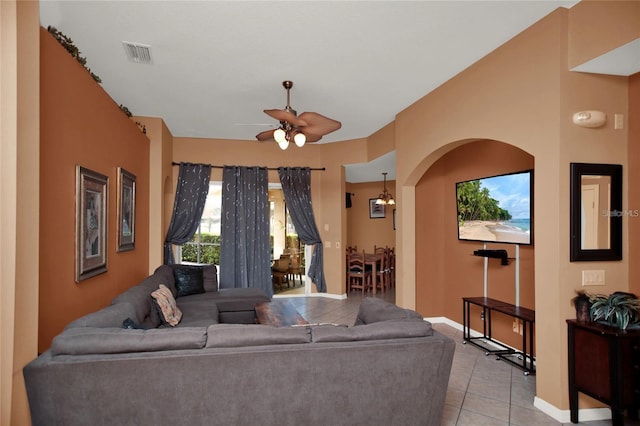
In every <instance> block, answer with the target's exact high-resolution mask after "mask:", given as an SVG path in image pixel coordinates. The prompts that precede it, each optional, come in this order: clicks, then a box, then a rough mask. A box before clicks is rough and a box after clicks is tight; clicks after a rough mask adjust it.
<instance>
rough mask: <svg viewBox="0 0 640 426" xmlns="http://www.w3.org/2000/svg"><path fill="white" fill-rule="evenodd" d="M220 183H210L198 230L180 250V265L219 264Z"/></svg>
mask: <svg viewBox="0 0 640 426" xmlns="http://www.w3.org/2000/svg"><path fill="white" fill-rule="evenodd" d="M221 208H222V183H221V182H210V183H209V194H207V201H206V203H205V205H204V210H203V211H202V218H201V219H200V225H199V226H198V230H197V231H196V233H195V234H194V236H193V238H192V239H191V241H189V242H188V243H185V244H184V245H183V246H182V248H181V259H182V263H198V264H215V265H219V264H220V212H221Z"/></svg>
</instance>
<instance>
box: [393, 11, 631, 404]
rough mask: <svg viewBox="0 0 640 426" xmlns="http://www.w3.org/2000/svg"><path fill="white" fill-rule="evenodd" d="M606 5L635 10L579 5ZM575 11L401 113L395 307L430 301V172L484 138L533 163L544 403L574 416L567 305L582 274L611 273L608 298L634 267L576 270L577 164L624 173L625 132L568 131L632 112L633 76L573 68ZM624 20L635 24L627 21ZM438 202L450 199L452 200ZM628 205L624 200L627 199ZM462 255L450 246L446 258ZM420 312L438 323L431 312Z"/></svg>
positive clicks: (440, 274)
mask: <svg viewBox="0 0 640 426" xmlns="http://www.w3.org/2000/svg"><path fill="white" fill-rule="evenodd" d="M591 3H598V4H597V5H595V6H594V5H592V4H591ZM605 3H606V4H607V6H605V9H606V11H607V13H608V14H609V15H610V16H609V18H611V15H614V16H618V15H619V14H625V13H627V12H625V11H626V7H625V5H622V4H621V3H623V2H581V3H579V4H578V5H576V6H574V8H578V9H577V10H578V11H579V12H580V16H581V17H582V19H584V17H585V16H588V17H589V18H590V19H591V18H595V17H596V16H597V14H598V13H602V5H603V4H605ZM592 6H593V9H590V8H591V7H592ZM596 6H597V7H596ZM583 8H586V9H583ZM572 11H573V9H572V10H571V11H569V10H566V9H558V10H556V11H554V12H553V13H551V14H550V15H548V16H547V17H545V18H543V19H542V20H540V21H539V22H537V23H536V24H534V25H532V26H531V27H529V28H528V29H527V30H525V31H524V32H522V33H521V34H519V35H518V36H516V37H514V38H513V39H511V40H509V41H508V42H507V43H505V44H504V45H503V46H501V47H499V48H498V49H496V50H495V51H493V52H492V53H490V54H489V55H487V56H486V57H484V58H483V59H481V60H480V61H478V62H477V63H475V64H473V65H472V66H470V67H469V68H467V69H466V70H465V71H463V72H462V73H460V74H459V75H457V76H456V77H454V78H453V79H451V80H449V81H448V82H446V83H445V84H443V85H442V86H440V87H439V88H438V89H436V90H434V91H433V92H431V93H429V94H428V95H427V96H425V97H424V98H422V99H421V100H419V101H418V102H416V103H415V104H414V105H412V106H411V107H409V108H408V109H406V110H404V111H402V112H401V113H399V114H398V116H397V119H396V147H397V153H396V158H397V162H396V168H397V171H398V172H397V176H396V181H397V184H396V186H397V192H398V198H399V200H397V201H399V205H400V206H401V207H400V210H399V212H400V218H401V219H400V222H399V229H398V233H397V238H396V241H397V244H396V246H397V247H398V248H399V249H398V259H399V261H400V262H401V264H400V265H399V269H398V272H399V276H398V289H397V292H396V300H397V302H398V304H400V305H401V306H405V307H415V306H427V304H428V302H427V301H426V300H423V298H424V297H425V296H424V295H420V298H421V299H420V300H416V298H417V297H418V296H417V294H418V290H417V288H416V283H418V282H420V280H423V279H429V278H430V277H427V278H424V277H418V276H417V274H418V273H422V272H421V271H420V270H419V269H416V266H415V265H417V264H419V263H420V262H425V261H426V260H425V259H420V258H418V257H417V254H418V253H421V249H419V248H418V247H420V245H421V244H423V243H422V242H421V241H420V237H419V231H421V225H419V223H420V221H422V220H423V218H422V215H421V214H420V213H419V212H420V203H421V200H420V198H419V196H418V194H417V192H418V188H417V187H416V185H418V182H420V179H422V177H423V176H424V175H425V172H426V171H427V170H429V169H430V167H433V166H434V164H435V163H436V162H437V160H438V159H440V158H442V157H443V155H445V154H446V153H447V152H450V151H452V150H453V149H455V148H456V147H458V146H461V145H463V144H465V143H468V142H470V141H474V140H480V139H491V140H496V141H502V142H504V143H507V144H509V145H512V146H514V147H516V148H519V149H521V150H522V151H525V152H527V153H529V154H531V155H532V156H533V157H534V158H535V183H534V186H535V207H534V220H535V235H534V239H535V246H534V248H533V250H534V256H535V266H534V276H535V290H534V292H535V293H534V294H535V308H536V341H535V351H536V355H537V367H538V370H537V378H536V383H537V398H538V399H539V400H541V401H544V402H546V403H547V404H548V406H550V407H555V408H557V409H558V410H559V411H558V412H559V413H562V411H561V410H565V412H566V410H568V405H569V404H568V396H567V373H566V372H567V351H566V325H565V322H564V321H565V319H566V318H573V317H574V316H575V311H573V308H572V306H571V303H570V300H571V298H572V297H573V295H574V291H575V290H576V289H578V288H580V275H581V270H582V269H587V268H597V269H604V270H605V271H606V276H607V286H606V287H605V288H602V289H599V290H601V291H605V292H610V291H614V290H618V289H623V290H624V289H626V288H627V286H628V274H627V271H628V265H629V252H628V246H627V244H626V243H625V246H624V248H623V261H621V262H592V263H587V264H585V263H581V264H575V263H570V262H569V163H570V162H572V161H581V162H593V163H603V162H604V163H616V164H622V165H623V167H624V168H625V170H626V169H627V135H626V133H625V132H619V131H615V130H614V129H613V125H612V123H608V124H607V125H606V126H605V127H603V128H600V129H584V128H579V127H577V126H574V125H573V124H572V123H571V116H572V114H573V113H574V112H576V111H580V110H584V109H588V108H591V106H592V105H596V106H597V109H601V110H603V111H605V112H606V113H607V114H608V115H612V114H613V113H625V114H626V111H627V81H626V79H625V78H622V77H616V76H604V75H591V74H581V73H572V72H570V71H569V70H568V68H567V63H568V55H569V54H568V46H569V39H570V36H573V37H575V36H576V34H573V33H571V31H570V29H569V15H570V14H571V13H572ZM621 19H622V20H623V21H625V22H626V21H628V18H627V17H626V16H624V17H622V18H621ZM614 20H615V19H614ZM610 21H611V19H608V20H607V22H610ZM635 22H637V20H636V21H635ZM586 31H589V28H588V26H587V27H586ZM616 40H618V41H619V35H616ZM628 40H629V41H630V39H628ZM611 47H612V48H613V47H616V46H615V45H614V46H611ZM469 161H470V162H472V161H474V160H471V159H470V160H469ZM435 167H440V166H435ZM438 173H445V171H444V170H441V171H439V172H438ZM435 196H436V197H443V196H444V193H441V194H436V195H435ZM626 196H627V193H626V192H625V194H624V197H625V200H626ZM437 209H438V210H435V211H434V216H433V217H432V219H430V220H435V221H436V222H437V223H440V224H441V225H442V226H445V225H446V220H447V219H446V218H445V217H444V216H439V215H444V214H445V211H444V210H442V208H441V207H437ZM441 210H442V211H441ZM438 232H439V231H438ZM443 232H446V228H445V230H444V231H443ZM451 232H455V231H451ZM437 237H438V238H444V239H446V238H448V237H446V236H445V235H439V236H437ZM625 239H626V236H625ZM457 255H458V253H456V252H455V251H452V250H451V248H450V247H447V246H446V245H445V246H444V253H443V254H442V258H443V259H446V258H448V257H452V258H455V257H456V256H457ZM446 274H447V271H446V270H445V269H444V268H440V269H437V268H436V269H435V274H434V276H435V277H436V279H443V278H444V279H445V280H446ZM469 280H471V278H469ZM443 285H444V284H443ZM444 297H445V299H446V295H445V296H444ZM455 299H456V300H455V301H454V300H448V299H447V300H446V302H445V304H447V305H449V306H454V304H456V303H460V304H461V301H460V300H459V299H458V297H455ZM460 308H461V305H460ZM423 314H425V315H427V316H430V313H429V312H423ZM584 402H589V401H585V400H582V401H581V407H583V408H584V407H587V406H588V404H584ZM554 414H557V413H554Z"/></svg>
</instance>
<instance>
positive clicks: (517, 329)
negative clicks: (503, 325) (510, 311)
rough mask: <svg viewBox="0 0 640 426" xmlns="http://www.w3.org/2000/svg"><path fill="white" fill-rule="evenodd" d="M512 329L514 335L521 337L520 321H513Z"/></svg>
mask: <svg viewBox="0 0 640 426" xmlns="http://www.w3.org/2000/svg"><path fill="white" fill-rule="evenodd" d="M512 327H513V332H514V333H518V334H519V335H521V336H522V321H520V320H519V319H514V320H513V324H512Z"/></svg>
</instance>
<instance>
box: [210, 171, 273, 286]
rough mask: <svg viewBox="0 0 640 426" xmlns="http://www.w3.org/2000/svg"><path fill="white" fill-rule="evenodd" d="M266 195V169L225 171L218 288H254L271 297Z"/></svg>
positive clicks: (267, 203) (267, 187) (267, 182)
mask: <svg viewBox="0 0 640 426" xmlns="http://www.w3.org/2000/svg"><path fill="white" fill-rule="evenodd" d="M268 191H269V180H268V176H267V169H266V168H264V167H237V166H225V167H224V170H223V172H222V214H221V216H222V218H221V227H222V229H221V231H220V288H244V287H255V288H259V289H262V290H264V292H265V293H267V294H268V295H269V296H272V295H273V285H272V283H271V256H270V244H269V195H268Z"/></svg>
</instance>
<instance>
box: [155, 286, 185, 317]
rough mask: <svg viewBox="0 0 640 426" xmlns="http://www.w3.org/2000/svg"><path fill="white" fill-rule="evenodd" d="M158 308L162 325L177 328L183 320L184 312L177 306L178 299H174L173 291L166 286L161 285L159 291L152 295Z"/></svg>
mask: <svg viewBox="0 0 640 426" xmlns="http://www.w3.org/2000/svg"><path fill="white" fill-rule="evenodd" d="M151 297H152V298H153V300H154V302H155V304H156V307H157V308H158V310H159V312H160V317H161V319H162V323H163V324H166V325H170V326H171V327H175V326H176V325H178V323H179V322H180V320H181V319H182V311H181V310H180V308H178V306H177V305H176V299H174V298H173V294H171V290H169V289H168V288H167V286H165V285H164V284H160V286H159V287H158V289H157V290H156V291H154V292H153V293H151Z"/></svg>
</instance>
